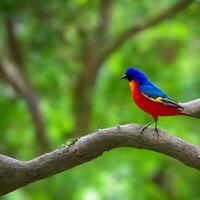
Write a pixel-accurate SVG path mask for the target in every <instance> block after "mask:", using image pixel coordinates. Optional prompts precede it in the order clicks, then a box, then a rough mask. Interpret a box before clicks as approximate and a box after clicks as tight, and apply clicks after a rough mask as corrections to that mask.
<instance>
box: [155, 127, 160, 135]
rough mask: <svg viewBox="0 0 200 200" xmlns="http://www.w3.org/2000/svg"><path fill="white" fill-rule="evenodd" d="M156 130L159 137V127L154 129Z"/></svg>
mask: <svg viewBox="0 0 200 200" xmlns="http://www.w3.org/2000/svg"><path fill="white" fill-rule="evenodd" d="M154 131H155V132H156V135H157V137H159V133H158V132H159V129H158V128H157V127H156V128H155V129H154Z"/></svg>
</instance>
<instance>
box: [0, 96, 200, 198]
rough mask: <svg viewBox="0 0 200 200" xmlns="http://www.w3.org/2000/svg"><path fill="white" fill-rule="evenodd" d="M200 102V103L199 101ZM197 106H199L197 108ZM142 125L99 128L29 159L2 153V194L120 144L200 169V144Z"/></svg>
mask: <svg viewBox="0 0 200 200" xmlns="http://www.w3.org/2000/svg"><path fill="white" fill-rule="evenodd" d="M197 103H198V104H197ZM195 104H196V105H197V107H195V106H194V105H193V104H192V103H191V102H188V103H187V104H185V105H191V106H192V107H193V108H192V109H193V111H194V112H195V113H196V112H197V111H198V112H199V111H200V106H199V105H200V99H198V100H196V102H195ZM194 107H195V108H194ZM140 130H141V126H139V125H136V124H129V125H123V126H117V127H112V128H107V129H102V130H99V131H97V132H95V133H92V134H89V135H86V136H84V137H81V138H80V139H79V140H78V141H77V142H76V143H75V144H73V145H70V146H68V147H63V148H61V149H57V150H55V151H53V152H50V153H46V154H44V155H42V156H40V157H37V158H35V159H33V160H30V161H28V162H22V161H19V160H15V159H13V158H9V157H6V156H3V155H0V194H2V195H3V194H6V193H8V192H11V191H13V190H15V189H17V188H19V187H21V186H24V185H26V184H29V183H31V182H34V181H37V180H40V179H43V178H46V177H49V176H52V175H54V174H56V173H59V172H62V171H64V170H68V169H70V168H73V167H75V166H78V165H80V164H83V163H85V162H88V161H90V160H92V159H95V158H96V157H98V156H100V155H102V154H103V153H104V152H105V151H109V150H112V149H114V148H118V147H134V148H138V149H147V150H152V151H156V152H159V153H162V154H165V155H168V156H170V157H173V158H175V159H177V160H179V161H181V162H182V163H184V164H186V165H187V166H190V167H192V168H195V169H199V170H200V147H198V146H195V145H192V144H189V143H187V142H184V141H183V140H181V139H179V138H176V137H174V136H171V135H168V134H167V133H165V132H159V137H157V135H156V134H155V132H154V130H152V129H147V130H145V132H144V133H143V135H141V134H140Z"/></svg>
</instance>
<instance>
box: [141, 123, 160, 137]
mask: <svg viewBox="0 0 200 200" xmlns="http://www.w3.org/2000/svg"><path fill="white" fill-rule="evenodd" d="M154 122H156V123H157V121H152V122H149V123H148V124H146V125H145V126H143V127H142V129H141V131H140V134H141V135H142V133H143V132H144V130H145V129H146V128H148V127H149V126H150V125H151V124H153V123H154ZM156 128H157V125H156Z"/></svg>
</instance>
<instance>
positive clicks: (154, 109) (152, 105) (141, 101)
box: [130, 81, 181, 120]
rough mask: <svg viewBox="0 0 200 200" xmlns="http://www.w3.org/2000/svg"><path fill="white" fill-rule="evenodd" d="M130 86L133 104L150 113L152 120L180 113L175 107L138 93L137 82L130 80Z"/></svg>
mask: <svg viewBox="0 0 200 200" xmlns="http://www.w3.org/2000/svg"><path fill="white" fill-rule="evenodd" d="M130 88H131V93H132V96H133V100H134V102H135V104H136V105H137V106H138V107H139V108H140V109H142V110H143V111H144V112H146V113H148V114H150V115H151V116H152V117H153V118H154V120H157V119H158V116H174V115H181V112H180V111H179V110H178V108H176V107H171V106H165V105H163V104H161V103H159V102H155V101H152V100H150V99H148V98H146V97H145V96H144V95H142V94H141V93H140V91H139V87H138V83H137V82H135V81H132V82H130Z"/></svg>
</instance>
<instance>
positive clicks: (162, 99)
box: [139, 83, 181, 108]
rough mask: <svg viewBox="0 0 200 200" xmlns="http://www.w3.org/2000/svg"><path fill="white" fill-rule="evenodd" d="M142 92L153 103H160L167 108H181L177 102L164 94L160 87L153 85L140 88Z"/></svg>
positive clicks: (149, 84)
mask: <svg viewBox="0 0 200 200" xmlns="http://www.w3.org/2000/svg"><path fill="white" fill-rule="evenodd" d="M139 89H140V92H141V93H142V94H143V95H144V96H145V97H146V98H148V99H150V100H151V101H155V102H159V103H161V104H163V105H165V106H172V107H178V108H181V106H180V105H179V104H178V102H177V101H175V100H174V99H172V98H171V97H169V96H168V95H166V94H165V93H163V92H162V91H161V90H160V89H159V88H158V87H156V86H155V85H154V84H152V83H148V84H144V85H140V86H139Z"/></svg>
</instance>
